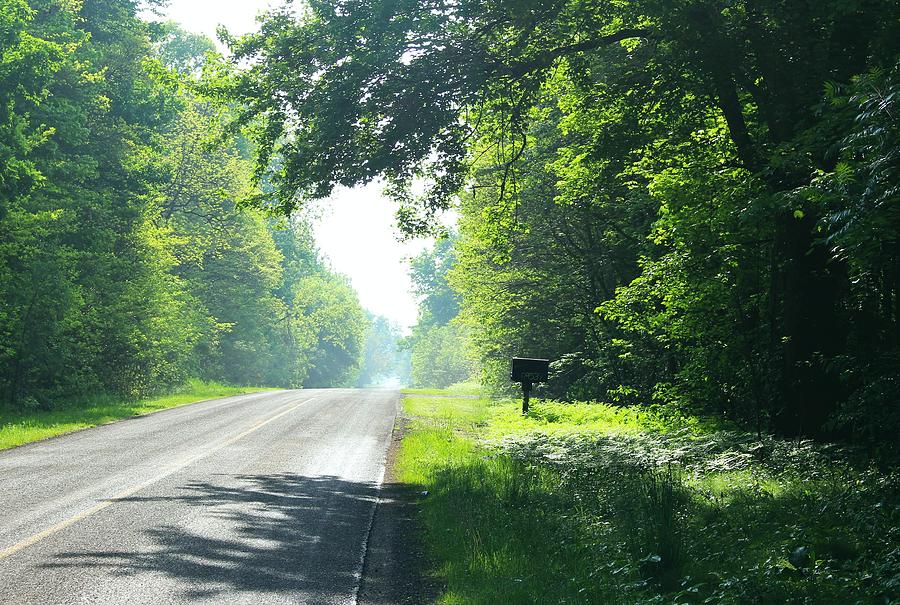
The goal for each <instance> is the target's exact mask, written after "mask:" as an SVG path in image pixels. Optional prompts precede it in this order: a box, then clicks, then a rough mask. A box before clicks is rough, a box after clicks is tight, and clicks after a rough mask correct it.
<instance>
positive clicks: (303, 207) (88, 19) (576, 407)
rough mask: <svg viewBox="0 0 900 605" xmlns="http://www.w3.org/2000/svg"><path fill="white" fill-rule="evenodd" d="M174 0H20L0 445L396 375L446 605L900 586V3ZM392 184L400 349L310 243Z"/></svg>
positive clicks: (397, 433)
mask: <svg viewBox="0 0 900 605" xmlns="http://www.w3.org/2000/svg"><path fill="white" fill-rule="evenodd" d="M165 5H166V1H165V0H144V1H140V0H0V160H2V164H0V295H2V296H0V449H2V448H6V447H14V446H16V445H20V444H22V443H26V442H29V441H34V440H36V439H41V438H45V437H47V436H50V435H51V434H59V433H61V432H68V431H70V430H76V429H78V428H84V427H85V426H88V425H90V426H93V425H96V424H102V423H105V422H109V421H111V420H112V419H116V418H122V417H125V416H129V415H135V414H143V413H146V412H149V411H155V410H156V409H161V408H164V407H167V406H169V407H171V406H172V405H181V404H184V403H188V402H189V401H188V400H190V401H196V400H198V399H199V398H210V397H221V396H223V395H225V394H232V393H234V392H246V391H247V390H257V389H260V388H263V387H270V388H304V387H332V386H360V387H362V386H378V385H384V384H390V385H391V386H398V384H399V385H401V386H410V387H413V388H412V389H408V390H407V391H405V392H404V398H403V399H401V400H400V401H399V404H398V405H397V409H396V410H395V409H394V408H393V407H391V408H390V410H389V411H390V413H391V414H393V413H394V412H395V411H396V412H397V414H398V416H397V418H398V419H399V420H397V422H396V424H395V425H394V429H393V432H390V433H389V439H390V441H391V444H392V447H394V446H395V445H396V450H397V451H396V452H394V451H393V450H391V451H392V453H391V456H389V462H390V464H389V467H390V468H388V469H387V473H388V474H387V475H386V477H388V480H390V481H396V483H392V488H393V489H398V490H407V491H408V492H409V494H406V492H403V493H404V494H405V495H404V496H403V497H398V498H397V499H396V501H394V500H392V501H391V504H392V506H393V505H398V506H400V503H402V502H405V500H404V498H406V496H409V497H408V498H406V500H409V502H407V504H409V506H410V507H411V508H410V510H412V511H413V513H412V514H410V515H407V517H409V519H413V518H414V522H412V525H410V526H409V527H413V526H415V527H416V528H417V529H416V531H417V532H418V534H417V536H418V538H417V539H419V538H420V539H421V542H422V543H423V545H424V546H423V548H425V549H426V551H425V552H426V554H427V556H423V557H420V559H421V560H419V561H414V559H416V557H415V556H412V555H408V556H405V558H403V559H402V561H403V563H404V564H406V563H410V565H411V567H412V568H414V567H415V566H416V565H419V566H420V567H422V569H420V570H418V571H421V572H422V573H421V574H420V575H421V579H422V582H421V584H422V586H424V585H425V584H426V583H427V582H428V581H431V580H435V581H436V582H437V583H438V584H440V586H439V587H438V589H437V590H436V595H435V596H436V599H437V602H440V603H445V604H450V603H454V604H461V603H472V604H475V603H485V604H492V605H493V604H495V603H622V604H632V603H633V604H634V605H638V604H640V605H646V604H647V603H678V604H679V605H680V604H684V603H697V604H699V603H735V604H744V603H753V604H772V605H781V604H783V603H796V604H798V605H799V604H808V603H815V604H820V603H823V604H828V605H831V604H833V605H843V604H844V603H871V604H872V605H890V604H893V603H900V548H898V544H900V541H898V536H900V533H898V532H900V506H898V505H897V502H898V495H900V475H898V472H897V462H898V460H900V449H898V444H900V441H898V440H897V435H898V434H900V405H898V401H900V122H898V116H900V4H898V3H897V2H896V1H891V0H819V1H818V2H807V1H797V2H785V1H783V0H753V1H751V0H677V1H676V0H616V1H613V2H600V1H597V0H303V1H297V2H283V3H280V4H279V3H275V4H273V7H272V8H270V9H269V10H268V11H266V12H264V13H261V14H260V16H259V18H258V22H257V24H256V29H255V30H253V31H251V33H248V34H245V35H236V34H232V33H230V32H229V31H227V30H226V29H225V28H224V27H220V29H219V31H218V41H217V42H214V41H212V40H211V39H209V38H207V37H204V36H202V35H198V34H195V33H191V32H188V31H186V30H184V29H182V28H181V27H180V26H179V25H178V24H176V23H174V22H170V21H166V20H165V19H162V18H157V17H159V16H160V15H161V14H162V13H161V9H162V7H164V6H165ZM154 11H155V12H154ZM371 183H376V184H380V185H381V186H383V188H384V191H385V194H386V195H387V196H388V197H389V198H390V199H391V200H393V203H394V204H395V208H396V227H397V235H398V237H400V238H409V239H413V238H423V237H425V238H431V239H430V240H429V241H428V243H429V245H428V247H427V249H425V251H424V252H422V253H420V254H419V255H417V256H415V257H414V258H412V259H410V262H409V267H408V269H409V277H410V281H411V283H412V292H411V295H412V296H413V297H415V299H416V301H417V303H418V322H417V324H416V325H415V326H413V327H412V329H411V332H410V333H409V334H407V335H403V333H402V329H401V328H400V327H399V326H398V325H396V324H394V323H392V322H391V321H390V320H389V319H387V318H386V317H381V316H376V315H373V314H372V313H370V312H369V311H367V310H366V309H364V308H363V306H362V304H361V303H360V297H359V295H358V294H357V292H356V291H355V290H354V289H353V287H352V284H351V282H350V279H349V278H348V277H347V276H344V275H342V274H340V273H338V272H336V271H335V270H334V269H333V268H332V267H331V265H330V264H329V261H328V259H327V258H326V257H325V255H324V254H322V253H321V252H320V251H319V249H318V248H317V245H316V242H315V226H314V221H313V216H312V214H311V213H310V212H309V210H310V209H313V208H315V207H316V204H320V203H322V202H321V200H327V199H329V196H331V195H332V194H333V193H334V192H335V191H336V190H339V189H340V188H353V187H356V186H360V185H365V184H371ZM351 245H352V243H351ZM360 254H365V251H364V250H360ZM513 356H525V357H539V358H548V359H550V360H551V371H550V376H549V380H548V381H547V382H546V383H544V384H541V385H540V386H539V387H538V388H537V390H536V393H535V401H534V402H533V406H532V408H531V410H530V411H529V412H528V413H526V414H523V413H522V412H521V411H520V410H521V408H520V407H519V406H520V403H519V401H518V399H517V396H518V392H517V390H516V388H517V386H516V385H514V384H512V383H511V381H510V374H509V371H510V358H511V357H513ZM198 384H201V385H206V386H203V387H202V388H200V389H199V390H198V389H195V390H198V392H197V393H195V394H194V395H192V396H190V397H187V398H186V399H185V398H184V396H183V395H184V394H183V393H179V389H183V388H185V385H188V386H189V387H191V385H198ZM191 388H194V387H191ZM227 389H232V390H227ZM201 392H202V394H201ZM380 396H384V393H381V394H380V395H379V397H380ZM514 396H515V397H514ZM347 397H348V398H352V397H353V395H347ZM390 397H394V395H393V394H391V395H390ZM92 401H93V402H94V403H91V402H92ZM98 401H99V402H100V403H99V404H96V405H95V403H96V402H98ZM108 401H118V402H130V403H128V404H127V405H126V406H125V407H122V406H119V407H120V409H118V411H117V412H115V414H112V413H108V411H107V408H106V407H104V405H106V404H105V403H104V402H108ZM101 404H102V405H101ZM116 405H118V404H116ZM297 405H299V404H297ZM393 405H394V402H393V400H391V406H393ZM73 409H74V410H75V412H73V411H72V410H73ZM385 409H387V408H385ZM57 412H59V414H61V415H59V416H56V417H53V418H57V420H58V421H57V420H54V422H56V424H55V425H53V426H52V427H49V428H48V426H45V425H40V426H38V425H39V424H40V423H37V424H35V423H33V422H31V420H32V419H33V418H34V417H37V416H38V415H41V414H43V415H45V416H46V417H48V418H49V417H51V416H52V415H53V414H55V413H57ZM76 412H77V413H76ZM286 413H287V412H284V414H286ZM79 414H80V415H79ZM281 415H282V413H281V412H279V413H278V414H277V415H276V416H273V417H272V418H271V419H270V420H273V419H275V418H280V417H281ZM85 417H90V418H91V420H90V421H89V422H85V421H84V418H85ZM59 419H61V420H59ZM267 422H269V420H266V421H265V422H264V423H263V424H265V423H267ZM45 424H46V423H45ZM51 424H52V423H51ZM260 426H262V425H260ZM54 427H55V428H54ZM385 435H388V433H385ZM387 438H388V437H386V439H387ZM394 454H396V456H394ZM379 481H380V479H379ZM370 487H371V486H370V485H367V486H366V493H370V491H371V490H370V489H369V488H370ZM379 489H381V487H379ZM398 493H399V492H398ZM341 497H349V496H348V494H347V493H344V492H342V494H341ZM335 498H337V496H335ZM372 499H373V500H376V501H377V500H378V498H372ZM358 500H359V502H356V504H359V503H360V502H362V501H363V500H366V501H368V499H367V498H359V499H358ZM304 501H305V500H304ZM267 502H268V501H267ZM329 502H331V500H329ZM104 506H105V505H104ZM373 506H378V504H377V502H376V504H374V505H373ZM401 508H402V506H401ZM372 510H373V511H374V510H375V509H374V508H373V509H372ZM379 510H382V509H379ZM394 510H399V508H398V509H394ZM404 510H406V509H404ZM372 514H373V515H374V514H375V513H374V512H373V513H372ZM379 514H380V513H379ZM388 514H389V513H388ZM394 514H398V513H396V512H395V513H394ZM404 515H405V513H404ZM373 518H374V517H369V519H370V520H371V519H373ZM409 519H405V521H408V520H409ZM369 528H370V529H371V528H372V525H371V522H370V525H369ZM300 529H304V528H300ZM292 530H297V528H292ZM267 531H268V530H267ZM267 535H268V534H267ZM364 544H365V543H364ZM229 552H230V551H229ZM229 556H230V555H229ZM365 556H366V547H365V546H364V547H363V561H362V562H361V564H362V563H364V562H365ZM268 560H269V559H266V561H268ZM279 560H281V559H279ZM418 571H417V570H415V569H410V570H409V571H408V572H404V573H408V575H409V577H410V578H413V579H415V578H414V576H415V574H416V573H418ZM341 573H343V571H342V572H341ZM360 573H362V572H360ZM204 577H205V576H204ZM406 579H409V578H406V576H404V580H406ZM414 583H415V582H414V581H410V582H409V584H410V585H411V584H414ZM417 588H418V587H417ZM423 590H424V588H423ZM438 593H439V594H438ZM354 595H356V593H354ZM354 598H356V597H355V596H354ZM407 602H421V601H417V600H415V599H412V600H408V601H407Z"/></svg>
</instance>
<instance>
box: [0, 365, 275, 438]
mask: <svg viewBox="0 0 900 605" xmlns="http://www.w3.org/2000/svg"><path fill="white" fill-rule="evenodd" d="M263 390H267V389H264V388H256V387H234V386H228V385H223V384H219V383H215V382H203V381H199V380H191V381H189V382H188V383H187V384H186V385H185V386H184V387H183V388H181V389H179V390H178V391H176V392H175V393H172V394H169V395H163V396H160V397H153V398H150V399H141V400H137V401H122V400H119V399H115V398H113V397H108V396H100V397H94V398H91V399H89V400H84V401H72V402H68V403H66V404H64V405H61V406H59V407H57V408H55V409H52V410H38V409H35V410H24V411H14V412H9V411H4V410H2V409H0V450H4V449H8V448H11V447H16V446H18V445H24V444H26V443H31V442H33V441H40V440H42V439H47V438H49V437H55V436H57V435H62V434H65V433H71V432H72V431H77V430H80V429H85V428H90V427H93V426H98V425H101V424H107V423H110V422H115V421H116V420H121V419H123V418H130V417H132V416H140V415H142V414H149V413H151V412H156V411H159V410H164V409H167V408H173V407H178V406H181V405H186V404H188V403H195V402H197V401H203V400H206V399H216V398H219V397H228V396H231V395H241V394H244V393H253V392H256V391H263Z"/></svg>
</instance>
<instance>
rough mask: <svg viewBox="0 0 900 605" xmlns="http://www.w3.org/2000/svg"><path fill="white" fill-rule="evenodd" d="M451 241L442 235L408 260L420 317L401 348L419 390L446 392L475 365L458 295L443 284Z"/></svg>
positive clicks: (451, 259)
mask: <svg viewBox="0 0 900 605" xmlns="http://www.w3.org/2000/svg"><path fill="white" fill-rule="evenodd" d="M454 243H455V237H453V236H444V237H442V238H440V239H438V240H437V241H436V242H435V244H434V246H433V247H432V248H431V249H429V250H425V251H423V252H422V253H421V254H419V255H418V256H417V257H415V258H413V259H412V260H411V262H410V271H409V275H410V278H411V280H412V284H413V294H414V295H415V296H416V297H417V298H418V299H419V318H418V322H417V323H416V325H415V327H414V328H413V331H412V334H411V335H410V336H409V337H408V338H407V339H406V342H405V345H406V347H407V348H408V349H409V350H410V355H411V359H410V362H411V365H412V368H411V382H410V384H412V386H414V387H417V388H423V387H436V388H446V387H448V386H450V385H452V384H455V383H457V382H462V381H464V380H466V379H467V378H470V377H471V376H472V375H473V374H474V373H475V369H476V364H475V363H474V360H473V359H472V354H471V352H470V350H469V349H470V338H469V330H468V328H467V327H466V326H465V325H464V324H463V323H462V322H461V321H460V320H459V319H458V315H459V302H460V299H459V295H458V294H457V293H456V292H454V291H453V290H452V289H451V287H450V284H449V283H448V282H447V275H448V273H449V272H450V269H451V268H452V267H453V266H454V265H455V264H456V253H455V249H454Z"/></svg>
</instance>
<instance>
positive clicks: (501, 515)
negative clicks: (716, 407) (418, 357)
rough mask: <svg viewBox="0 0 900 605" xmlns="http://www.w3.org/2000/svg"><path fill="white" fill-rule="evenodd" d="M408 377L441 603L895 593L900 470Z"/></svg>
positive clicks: (411, 440) (415, 466) (819, 598)
mask: <svg viewBox="0 0 900 605" xmlns="http://www.w3.org/2000/svg"><path fill="white" fill-rule="evenodd" d="M518 405H519V404H518V402H512V401H505V402H504V401H500V402H491V401H488V400H486V399H466V398H453V397H443V398H436V397H422V396H416V395H415V394H408V395H407V397H406V398H405V399H404V411H405V414H406V416H407V417H408V418H409V420H410V431H409V433H408V434H407V436H406V437H405V438H404V440H403V443H402V446H401V451H400V455H399V458H398V462H397V473H398V478H399V479H400V480H401V481H404V482H408V483H411V484H415V485H417V486H419V488H420V489H421V490H422V491H424V490H427V491H428V496H427V497H425V498H423V499H422V501H421V503H420V512H421V518H422V521H423V525H424V527H425V529H426V534H427V535H426V539H427V542H428V544H429V547H430V549H431V552H432V555H433V557H434V560H435V561H436V566H437V567H436V569H435V570H434V571H435V573H436V574H437V575H439V576H440V577H441V578H442V579H443V580H444V581H445V582H446V587H447V588H446V591H445V592H444V594H443V596H442V598H441V601H440V602H441V603H445V604H451V603H452V604H475V603H479V604H481V603H484V604H488V603H492V604H497V603H510V604H513V603H606V604H619V603H622V604H632V603H633V604H638V603H679V604H681V603H772V604H775V603H822V604H831V603H834V604H837V603H873V604H874V603H897V602H900V601H898V599H900V593H898V588H900V548H898V544H900V542H898V538H900V530H898V527H900V507H898V505H897V503H898V499H897V496H898V493H900V481H898V478H897V474H896V472H894V471H887V470H883V469H882V470H878V469H875V468H870V467H866V466H864V465H861V464H859V463H856V464H851V463H850V462H849V458H848V453H847V452H845V451H841V450H837V449H835V448H832V447H825V446H821V445H815V444H812V443H807V442H801V443H797V442H796V441H794V442H787V441H783V440H778V439H773V438H764V439H763V440H758V439H756V438H755V437H754V436H753V435H749V434H747V433H744V432H741V431H738V430H735V429H729V428H728V427H721V426H716V425H714V424H710V423H705V422H701V421H699V420H697V419H690V418H680V419H670V418H669V419H667V418H663V417H660V416H658V415H655V414H652V413H647V412H637V411H634V410H622V409H617V408H612V407H609V406H604V405H599V404H593V405H588V404H578V405H561V404H554V403H546V402H537V403H535V404H534V405H533V408H532V412H531V413H530V414H529V416H528V417H525V418H522V417H521V416H520V415H519V414H518V413H517V411H516V410H517V406H518Z"/></svg>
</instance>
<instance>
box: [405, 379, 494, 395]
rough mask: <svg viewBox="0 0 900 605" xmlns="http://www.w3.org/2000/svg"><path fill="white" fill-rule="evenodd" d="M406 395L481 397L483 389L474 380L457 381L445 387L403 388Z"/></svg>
mask: <svg viewBox="0 0 900 605" xmlns="http://www.w3.org/2000/svg"><path fill="white" fill-rule="evenodd" d="M402 392H403V393H404V394H406V395H437V396H448V395H452V396H456V397H482V396H484V389H483V388H482V386H481V384H480V383H479V382H478V381H476V380H469V381H466V382H457V383H456V384H451V385H450V386H449V387H447V388H446V389H403V391H402Z"/></svg>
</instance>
